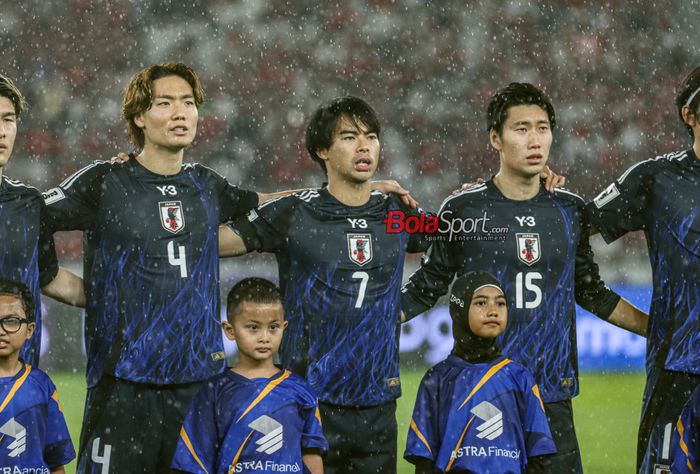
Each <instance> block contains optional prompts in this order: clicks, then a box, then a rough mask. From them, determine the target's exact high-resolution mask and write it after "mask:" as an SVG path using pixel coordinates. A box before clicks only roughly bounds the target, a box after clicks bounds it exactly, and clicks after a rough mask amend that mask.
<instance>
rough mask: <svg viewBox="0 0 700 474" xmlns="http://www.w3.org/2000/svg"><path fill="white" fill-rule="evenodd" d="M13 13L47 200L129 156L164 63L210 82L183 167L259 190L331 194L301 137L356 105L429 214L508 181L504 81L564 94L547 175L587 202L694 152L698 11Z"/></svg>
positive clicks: (612, 0)
mask: <svg viewBox="0 0 700 474" xmlns="http://www.w3.org/2000/svg"><path fill="white" fill-rule="evenodd" d="M6 3H7V4H3V7H2V14H1V15H0V44H2V45H3V46H2V50H3V66H2V72H3V73H4V74H7V75H8V76H10V77H12V78H13V79H14V80H15V81H16V83H17V84H18V85H19V87H20V88H21V89H22V90H23V91H24V92H25V93H26V95H27V97H28V100H29V103H30V109H29V111H28V113H27V114H26V116H24V117H22V119H21V125H20V135H19V137H20V138H19V142H18V143H17V145H16V148H15V157H14V158H13V162H12V163H11V164H10V166H9V167H8V169H7V174H8V175H9V176H11V177H15V178H19V179H23V180H25V181H27V182H29V183H32V184H35V185H36V186H38V187H41V188H46V187H50V186H53V185H55V184H56V183H58V182H59V181H60V180H62V179H63V178H64V177H65V176H67V175H68V174H70V173H72V172H74V171H76V170H78V169H80V168H81V167H83V166H85V165H87V164H88V163H90V162H91V161H92V160H96V159H106V158H109V157H111V156H113V155H114V154H115V153H116V152H117V151H120V150H123V151H131V150H132V148H131V145H130V144H129V142H128V140H127V137H126V127H125V124H124V122H123V120H122V119H121V118H120V100H121V90H122V88H123V87H124V85H125V84H126V83H127V82H128V80H129V78H130V77H131V76H132V75H133V74H134V73H135V72H136V71H137V70H138V69H139V68H141V67H142V66H144V65H147V64H150V63H155V62H161V61H165V60H176V61H182V62H185V63H188V64H190V65H192V66H193V67H195V68H196V69H197V70H198V71H199V73H200V74H201V78H202V80H203V83H204V86H205V93H206V104H205V106H204V107H203V108H202V109H201V111H200V117H201V122H200V132H199V135H198V139H197V141H196V144H195V147H194V148H193V149H192V150H191V151H189V152H188V153H187V154H186V159H187V160H188V161H197V162H201V163H203V164H206V165H208V166H211V167H213V168H214V169H216V170H218V171H220V172H221V173H222V174H223V175H225V176H226V177H227V178H229V179H230V180H231V181H232V182H233V183H237V184H239V185H240V186H242V187H247V188H252V189H256V190H262V191H273V190H278V189H283V188H290V187H300V186H309V185H319V184H320V183H321V182H322V181H323V175H322V171H321V169H320V168H319V167H318V165H316V164H315V163H313V162H312V161H311V160H310V159H309V157H308V155H307V153H306V151H305V149H304V147H303V136H304V126H305V123H306V120H307V119H308V114H309V113H310V112H311V111H312V110H314V109H315V108H316V107H317V106H318V105H319V104H320V103H321V102H323V101H324V100H327V99H330V98H333V97H335V96H339V95H347V94H352V95H358V96H360V97H363V98H365V99H366V100H367V101H369V102H370V103H371V104H372V105H373V106H374V107H375V109H376V110H377V112H378V113H379V115H380V117H381V119H382V123H383V126H384V128H383V130H382V144H383V164H382V165H381V168H380V172H379V176H380V177H383V178H394V179H397V180H399V181H400V182H401V183H402V184H404V185H405V186H406V187H408V188H409V189H411V190H412V191H413V192H414V194H415V195H416V196H417V197H418V198H419V199H420V201H421V204H423V205H424V206H425V207H427V208H430V209H436V208H437V207H438V206H439V205H440V202H441V201H442V199H443V198H444V196H446V195H447V194H448V193H449V191H450V190H451V189H453V188H454V187H455V186H457V185H458V184H459V183H461V182H462V181H470V180H472V179H474V178H476V177H485V178H487V177H489V176H490V173H491V171H493V170H495V169H496V168H497V165H498V164H497V155H496V154H495V153H494V152H493V151H492V150H491V149H490V148H489V146H488V136H487V130H486V125H485V106H486V104H487V102H488V98H489V97H490V96H491V94H492V93H493V92H494V91H495V90H496V89H498V88H500V87H502V86H504V85H506V84H507V83H508V82H512V81H519V82H523V81H525V82H532V83H534V84H536V85H538V86H541V87H543V88H544V89H545V90H546V91H547V92H548V94H550V96H551V97H552V99H553V102H554V105H555V108H556V110H557V114H558V116H557V119H558V123H557V129H556V131H555V145H554V148H553V152H552V155H551V165H552V167H553V168H555V169H556V170H557V171H558V172H560V173H562V174H565V175H566V176H567V177H568V179H569V185H568V187H569V188H570V189H572V190H574V191H576V192H579V193H581V194H582V195H583V196H584V197H586V198H592V197H593V196H594V194H595V193H597V192H598V191H600V190H601V188H602V186H603V184H604V183H607V182H609V181H610V180H611V179H613V178H614V177H616V176H618V175H619V174H621V173H622V171H624V169H625V168H626V167H628V166H629V165H631V164H632V163H634V162H636V161H639V160H642V159H646V158H650V157H653V156H655V155H656V154H658V153H661V152H665V151H668V150H675V149H683V148H686V147H688V146H689V143H690V140H689V137H688V136H687V135H686V132H685V130H684V128H683V127H682V125H681V123H680V121H679V119H678V118H677V116H676V112H675V106H674V104H673V98H674V96H675V91H676V87H677V85H678V84H679V83H680V81H681V79H682V75H683V73H684V72H687V71H689V70H691V69H692V67H694V66H696V65H697V64H699V63H700V56H698V52H697V51H698V50H697V48H695V47H693V45H694V43H695V42H696V41H697V40H696V38H697V34H698V32H697V26H696V25H697V21H696V19H697V15H694V14H693V12H691V11H689V10H692V9H693V8H696V7H693V6H692V2H686V1H684V0H670V1H669V2H665V7H663V8H661V7H660V6H656V7H652V6H650V4H649V3H648V2H641V1H638V2H628V1H623V0H606V1H602V2H596V1H587V0H568V1H567V2H559V3H556V5H555V4H553V3H551V2H528V1H522V0H509V1H506V2H497V3H499V4H500V5H499V6H496V4H495V3H492V2H478V1H463V0H444V1H439V2H429V1H426V0H407V1H392V0H373V1H360V0H350V1H346V2H317V1H315V0H294V1H292V0H270V1H257V0H238V1H234V2H231V1H227V0H204V1H197V2H194V1H189V2H185V1H179V0H170V1H165V2H163V1H146V2H139V1H132V0H103V1H99V2H94V1H89V0H66V1H61V2H55V1H54V2H46V1H43V0H28V1H25V2H6ZM64 245H68V246H70V245H69V244H64Z"/></svg>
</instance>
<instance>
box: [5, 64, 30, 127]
mask: <svg viewBox="0 0 700 474" xmlns="http://www.w3.org/2000/svg"><path fill="white" fill-rule="evenodd" d="M0 97H5V98H6V99H9V101H10V102H12V106H13V107H14V108H15V115H16V116H17V117H18V118H19V116H20V115H22V112H24V109H26V108H27V102H26V101H25V100H24V96H22V93H21V92H20V91H19V89H18V88H17V86H16V85H15V83H14V82H12V79H10V78H9V77H7V76H4V75H2V74H0Z"/></svg>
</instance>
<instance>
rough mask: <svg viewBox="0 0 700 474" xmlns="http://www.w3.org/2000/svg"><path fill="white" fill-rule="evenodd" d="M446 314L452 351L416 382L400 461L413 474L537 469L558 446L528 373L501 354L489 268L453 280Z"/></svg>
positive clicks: (499, 296)
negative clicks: (403, 460) (410, 467)
mask: <svg viewBox="0 0 700 474" xmlns="http://www.w3.org/2000/svg"><path fill="white" fill-rule="evenodd" d="M450 316H451V317H452V334H453V336H454V348H453V349H452V353H451V354H450V356H449V357H448V358H447V359H445V360H444V361H442V362H440V363H439V364H437V365H436V366H434V367H433V368H431V369H430V370H429V371H428V373H427V374H425V376H424V377H423V380H422V381H421V384H420V388H419V389H418V395H417V397H416V404H415V407H414V409H413V418H412V419H411V425H410V428H409V431H408V439H407V440H406V452H405V453H404V458H406V460H407V461H408V462H410V463H412V464H414V465H415V466H416V474H428V473H429V474H433V473H435V472H439V473H442V472H461V473H465V472H467V473H479V474H488V473H493V474H496V473H498V474H506V473H523V472H528V473H532V472H537V471H538V470H540V469H541V468H542V459H543V458H542V456H546V455H548V454H554V453H555V452H556V448H555V447H554V441H553V440H552V435H551V433H550V430H549V425H548V424H547V418H546V416H545V413H544V406H543V405H542V400H541V399H540V395H539V390H538V388H537V384H536V383H535V381H534V379H533V378H532V375H530V373H529V372H528V371H527V370H526V369H525V368H524V367H523V366H521V365H520V364H518V363H517V362H513V361H512V360H510V359H508V358H506V357H504V356H502V355H501V350H500V348H499V346H498V342H497V337H498V336H499V335H500V334H501V333H502V332H503V330H504V329H505V327H506V324H507V322H508V305H507V301H506V297H505V293H504V291H503V288H502V287H501V284H500V282H499V281H498V280H497V279H496V277H494V276H493V275H491V274H490V273H487V272H470V273H467V274H466V275H464V276H462V277H460V278H458V279H457V280H455V282H454V284H453V286H452V292H451V294H450Z"/></svg>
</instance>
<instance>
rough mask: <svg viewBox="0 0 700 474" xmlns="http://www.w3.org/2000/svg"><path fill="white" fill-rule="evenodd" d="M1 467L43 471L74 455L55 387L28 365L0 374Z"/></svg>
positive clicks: (66, 461) (46, 376) (47, 377)
mask: <svg viewBox="0 0 700 474" xmlns="http://www.w3.org/2000/svg"><path fill="white" fill-rule="evenodd" d="M0 400H1V401H2V403H1V404H0V466H2V468H4V469H10V468H11V470H10V471H7V472H32V473H34V472H35V473H46V474H48V473H49V471H50V470H51V469H54V468H57V467H59V466H63V465H65V464H68V463H69V462H70V461H71V460H73V458H75V450H74V449H73V443H71V439H70V435H69V434H68V427H67V426H66V420H65V419H64V418H63V413H62V412H61V407H60V405H59V403H58V392H57V391H56V387H55V386H54V384H53V383H52V382H51V379H49V376H48V375H46V374H45V373H44V372H42V371H41V370H39V369H36V368H33V367H32V366H31V365H26V364H25V365H23V367H22V369H21V370H20V371H19V373H18V374H17V375H15V376H14V377H0Z"/></svg>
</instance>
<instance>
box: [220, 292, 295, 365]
mask: <svg viewBox="0 0 700 474" xmlns="http://www.w3.org/2000/svg"><path fill="white" fill-rule="evenodd" d="M222 326H223V328H224V333H225V334H226V336H227V337H228V338H229V339H231V340H235V341H236V345H237V346H238V359H239V362H247V363H258V362H264V361H268V360H269V361H270V362H271V361H272V356H273V355H274V354H275V353H276V352H277V351H278V350H279V347H280V343H281V342H282V334H283V333H284V329H285V328H286V327H287V321H285V320H284V309H283V308H282V304H281V303H252V302H250V301H244V302H243V303H241V305H240V306H239V308H238V312H237V314H236V315H235V317H234V320H233V324H229V323H228V322H224V323H222Z"/></svg>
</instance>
